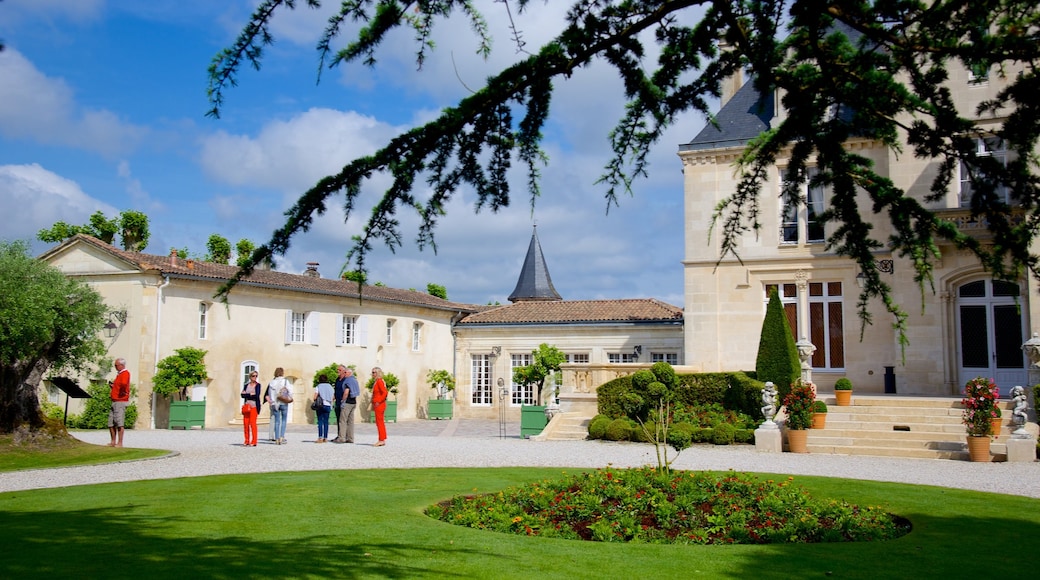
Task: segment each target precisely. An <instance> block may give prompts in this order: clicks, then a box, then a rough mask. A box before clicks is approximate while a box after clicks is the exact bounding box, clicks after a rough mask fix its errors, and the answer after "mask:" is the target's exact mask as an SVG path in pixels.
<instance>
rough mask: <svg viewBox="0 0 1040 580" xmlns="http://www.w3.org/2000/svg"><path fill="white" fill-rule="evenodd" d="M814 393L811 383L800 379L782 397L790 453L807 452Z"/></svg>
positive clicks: (814, 398)
mask: <svg viewBox="0 0 1040 580" xmlns="http://www.w3.org/2000/svg"><path fill="white" fill-rule="evenodd" d="M815 401H816V393H815V391H814V390H813V387H812V383H807V382H804V381H802V380H801V379H799V380H797V381H795V383H794V384H793V385H791V392H790V393H788V394H787V396H786V397H784V409H785V410H786V413H787V422H786V426H787V442H788V447H789V448H790V450H791V452H792V453H808V447H807V441H808V437H809V433H808V431H807V430H808V429H809V428H810V427H812V414H813V403H814V402H815Z"/></svg>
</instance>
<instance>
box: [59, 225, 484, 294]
mask: <svg viewBox="0 0 1040 580" xmlns="http://www.w3.org/2000/svg"><path fill="white" fill-rule="evenodd" d="M75 243H85V244H89V245H91V246H94V247H96V248H98V249H100V250H102V251H103V252H106V253H108V254H111V255H113V256H116V257H118V258H120V259H121V260H124V261H126V262H128V263H129V264H131V265H132V266H133V267H135V268H139V269H140V270H143V271H146V272H147V271H154V272H158V273H159V274H162V275H166V276H170V277H171V278H186V279H194V280H207V281H212V282H214V283H223V282H224V281H226V280H228V279H230V278H231V277H232V276H234V275H235V273H236V272H237V271H238V267H237V266H229V265H226V264H215V263H212V262H199V261H195V262H194V263H193V266H192V267H190V268H189V267H188V260H182V259H180V258H177V257H171V256H157V255H154V254H144V253H139V252H127V251H125V250H121V249H119V248H116V247H115V246H112V245H111V244H106V243H105V242H103V241H101V240H99V239H97V238H95V237H93V236H88V235H85V234H77V235H75V236H73V237H72V238H69V239H68V240H66V241H65V242H63V243H62V244H61V245H60V246H58V247H57V248H54V249H52V250H50V251H48V252H45V253H44V254H43V255H42V256H41V258H44V257H46V256H48V255H50V254H54V253H56V252H58V251H60V250H61V248H64V247H67V246H69V245H72V244H75ZM239 284H240V285H242V286H257V287H263V288H271V289H279V290H292V291H297V292H305V293H311V294H323V295H328V296H342V297H345V298H354V299H357V298H358V297H359V293H358V285H357V283H356V282H351V281H348V280H341V279H338V278H319V277H315V276H308V275H303V274H289V273H285V272H277V271H274V270H260V269H257V270H254V271H253V273H252V274H250V275H249V276H248V277H246V278H244V279H242V281H241V282H239ZM231 294H232V296H234V290H232V291H231ZM360 296H361V297H362V299H364V300H371V301H374V302H390V303H398V304H408V305H413V306H422V307H425V308H433V309H437V310H450V311H455V312H459V311H461V312H477V311H479V310H481V309H483V308H484V307H481V306H478V305H475V304H464V303H460V302H451V301H448V300H442V299H440V298H437V297H436V296H431V295H430V294H426V293H425V292H418V291H415V290H399V289H397V288H387V287H385V286H369V285H364V286H363V287H362V289H361V293H360Z"/></svg>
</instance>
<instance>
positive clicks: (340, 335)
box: [336, 314, 346, 346]
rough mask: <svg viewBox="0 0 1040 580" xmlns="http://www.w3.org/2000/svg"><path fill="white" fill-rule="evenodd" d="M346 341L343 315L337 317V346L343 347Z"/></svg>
mask: <svg viewBox="0 0 1040 580" xmlns="http://www.w3.org/2000/svg"><path fill="white" fill-rule="evenodd" d="M344 344H346V341H345V340H344V339H343V315H342V314H337V315H336V346H343V345H344Z"/></svg>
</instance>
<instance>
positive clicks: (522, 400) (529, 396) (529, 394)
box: [509, 353, 534, 405]
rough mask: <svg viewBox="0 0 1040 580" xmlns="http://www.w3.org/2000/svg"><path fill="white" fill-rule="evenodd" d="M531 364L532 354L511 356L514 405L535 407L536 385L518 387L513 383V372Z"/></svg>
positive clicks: (512, 398)
mask: <svg viewBox="0 0 1040 580" xmlns="http://www.w3.org/2000/svg"><path fill="white" fill-rule="evenodd" d="M530 364H531V353H527V354H512V355H509V384H510V387H511V388H510V389H509V390H510V393H512V397H511V400H510V402H511V403H512V404H513V405H533V404H534V385H517V384H516V383H514V382H513V371H514V370H516V369H518V368H521V367H526V366H528V365H530Z"/></svg>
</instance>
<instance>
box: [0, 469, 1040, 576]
mask: <svg viewBox="0 0 1040 580" xmlns="http://www.w3.org/2000/svg"><path fill="white" fill-rule="evenodd" d="M560 472H561V470H559V469H529V468H500V469H406V470H392V469H386V470H364V471H329V472H305V473H275V474H261V475H255V474H249V475H230V476H217V477H202V478H189V479H176V480H165V481H149V482H131V483H119V484H105V485H95V486H87V487H73V488H65V489H49V490H35V491H28V492H15V493H6V494H0V518H2V519H0V521H2V522H3V530H4V533H3V535H4V538H5V540H6V541H5V542H4V550H3V551H0V554H2V555H0V578H18V577H29V576H32V577H46V578H63V577H75V578H97V577H125V578H129V577H134V578H140V577H146V578H148V579H149V580H154V579H157V578H172V577H177V578H228V579H231V578H235V579H238V578H243V577H278V576H281V577H323V578H356V577H384V578H405V577H445V578H448V577H465V578H549V577H567V578H621V579H625V578H647V577H650V578H678V577H699V578H740V579H744V578H755V579H758V578H824V577H827V576H830V577H835V578H871V579H877V578H915V577H917V578H947V579H953V578H999V577H1004V576H1009V577H1015V578H1018V577H1028V576H1031V575H1033V574H1034V573H1035V570H1037V569H1038V567H1040V566H1038V565H1040V555H1038V552H1037V551H1036V550H1034V549H1033V541H1034V540H1035V538H1037V537H1040V535H1038V533H1040V500H1036V499H1029V498H1022V497H1015V496H1003V495H993V494H985V493H978V492H968V491H960V490H950V489H944V488H935V487H922V486H910V485H899V484H889V483H875V482H863V481H849V480H838V479H828V478H818V477H797V478H796V479H795V482H796V483H798V484H801V485H803V486H805V487H806V488H808V489H810V490H811V491H812V492H813V493H814V494H815V495H817V496H820V497H824V496H830V497H843V498H845V499H848V500H849V501H852V502H854V503H860V504H880V505H884V506H887V507H888V509H889V510H890V511H892V512H894V513H898V514H901V515H903V516H905V517H907V518H909V519H910V520H911V521H912V522H913V524H914V530H913V531H912V532H911V533H910V534H909V535H907V536H905V537H903V538H900V539H899V540H895V541H890V542H877V543H856V544H812V545H771V546H661V545H634V544H601V543H591V542H579V541H565V540H545V539H538V538H525V537H519V536H510V535H504V534H495V533H490V532H481V531H478V530H472V529H466V528H460V527H457V526H452V525H449V524H445V523H442V522H438V521H434V520H432V519H430V518H428V517H426V516H425V515H423V513H422V512H423V509H424V508H425V507H426V506H428V505H430V504H432V503H434V502H436V501H439V500H442V499H446V498H448V497H450V496H452V495H454V494H460V493H474V492H477V493H481V492H488V491H493V490H497V489H502V488H504V487H507V486H509V485H514V484H518V483H522V482H527V481H532V480H536V479H542V478H545V477H551V476H553V475H556V474H559V473H560ZM767 477H775V478H781V477H783V478H786V476H767Z"/></svg>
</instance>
